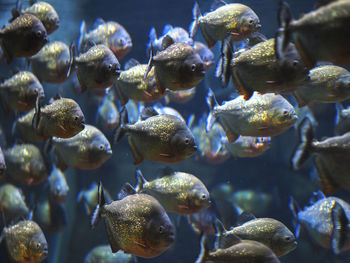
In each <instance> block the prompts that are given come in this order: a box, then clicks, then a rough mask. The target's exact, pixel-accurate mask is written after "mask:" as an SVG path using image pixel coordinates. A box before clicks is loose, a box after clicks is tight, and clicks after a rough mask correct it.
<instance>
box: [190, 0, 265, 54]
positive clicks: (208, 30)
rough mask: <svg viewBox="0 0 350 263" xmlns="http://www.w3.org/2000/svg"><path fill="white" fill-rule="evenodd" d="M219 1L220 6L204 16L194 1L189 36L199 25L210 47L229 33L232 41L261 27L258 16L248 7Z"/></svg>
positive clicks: (240, 38)
mask: <svg viewBox="0 0 350 263" xmlns="http://www.w3.org/2000/svg"><path fill="white" fill-rule="evenodd" d="M220 3H222V5H221V6H219V7H218V8H216V9H215V10H213V11H211V12H208V13H206V14H204V16H202V15H201V12H200V10H199V5H198V3H197V2H196V3H195V5H194V7H193V11H192V13H193V20H194V21H193V22H192V24H191V26H190V32H191V34H190V36H191V38H193V37H194V35H195V33H196V31H197V29H198V27H199V28H200V30H201V32H202V35H203V37H204V39H205V41H206V42H207V44H208V47H209V48H212V47H213V46H214V45H215V44H216V42H217V41H222V40H224V38H225V37H226V36H227V35H231V36H232V39H233V41H241V40H243V39H245V38H247V37H248V36H249V35H250V34H251V33H253V32H255V31H258V30H259V29H260V28H261V24H260V20H259V17H258V16H257V15H256V14H255V12H254V11H253V10H252V9H251V8H250V7H248V6H246V5H243V4H226V3H224V2H223V1H220ZM214 8H215V7H214ZM214 8H213V9H214Z"/></svg>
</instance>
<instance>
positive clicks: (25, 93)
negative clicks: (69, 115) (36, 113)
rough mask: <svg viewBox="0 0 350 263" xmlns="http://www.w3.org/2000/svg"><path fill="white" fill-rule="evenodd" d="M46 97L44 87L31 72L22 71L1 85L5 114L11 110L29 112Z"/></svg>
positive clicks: (0, 96) (0, 93) (0, 95)
mask: <svg viewBox="0 0 350 263" xmlns="http://www.w3.org/2000/svg"><path fill="white" fill-rule="evenodd" d="M44 96H45V95H44V89H43V86H42V85H41V84H40V82H39V80H38V79H37V77H36V76H35V75H34V74H33V73H31V72H29V71H20V72H18V73H17V74H15V75H13V76H12V77H11V78H9V79H7V80H5V81H4V82H3V83H1V84H0V98H1V102H2V103H1V105H2V107H3V109H4V111H5V113H8V112H9V111H10V110H13V111H29V110H31V109H33V108H34V107H35V105H36V103H37V100H39V101H40V100H42V99H43V98H44Z"/></svg>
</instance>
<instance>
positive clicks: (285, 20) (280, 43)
mask: <svg viewBox="0 0 350 263" xmlns="http://www.w3.org/2000/svg"><path fill="white" fill-rule="evenodd" d="M277 19H278V30H277V32H276V35H275V53H276V56H277V60H280V59H283V55H284V53H285V51H286V49H287V47H288V44H289V42H290V31H289V24H290V22H291V20H292V14H291V12H290V9H289V6H288V4H287V3H286V2H284V1H280V3H279V7H278V17H277Z"/></svg>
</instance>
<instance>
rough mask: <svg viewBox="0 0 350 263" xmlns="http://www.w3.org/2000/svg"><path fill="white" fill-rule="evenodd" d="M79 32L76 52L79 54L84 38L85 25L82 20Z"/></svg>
mask: <svg viewBox="0 0 350 263" xmlns="http://www.w3.org/2000/svg"><path fill="white" fill-rule="evenodd" d="M79 32H80V35H79V40H78V51H79V52H81V50H82V48H83V44H84V42H85V38H86V23H85V21H84V20H83V21H81V24H80V29H79Z"/></svg>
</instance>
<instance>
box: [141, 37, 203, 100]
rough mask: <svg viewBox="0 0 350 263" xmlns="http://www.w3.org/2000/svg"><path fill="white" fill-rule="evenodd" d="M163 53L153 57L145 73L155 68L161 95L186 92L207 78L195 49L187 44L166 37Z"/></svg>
mask: <svg viewBox="0 0 350 263" xmlns="http://www.w3.org/2000/svg"><path fill="white" fill-rule="evenodd" d="M163 46H164V47H166V48H165V49H164V50H163V51H160V52H158V53H157V55H155V56H153V53H152V52H151V57H150V60H149V63H148V68H147V70H146V73H145V78H146V79H147V75H148V72H149V71H150V70H151V68H152V66H154V71H155V77H156V82H157V87H158V89H159V91H160V93H161V94H163V93H164V91H165V90H166V89H169V90H175V91H176V90H186V89H191V88H193V87H195V86H197V85H198V84H199V82H201V80H202V79H203V78H204V76H205V71H206V67H205V64H204V63H203V61H202V59H201V58H200V56H199V55H198V54H197V52H196V51H195V50H194V48H193V47H192V46H190V45H188V44H185V43H179V42H174V40H173V39H172V38H171V37H169V36H166V37H165V38H164V40H163Z"/></svg>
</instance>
